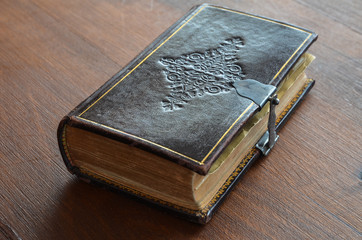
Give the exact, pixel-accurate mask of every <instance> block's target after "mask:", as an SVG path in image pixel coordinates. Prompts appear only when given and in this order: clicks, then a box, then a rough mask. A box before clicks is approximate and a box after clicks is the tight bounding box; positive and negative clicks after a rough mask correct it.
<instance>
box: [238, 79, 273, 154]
mask: <svg viewBox="0 0 362 240" xmlns="http://www.w3.org/2000/svg"><path fill="white" fill-rule="evenodd" d="M233 86H234V87H235V89H236V92H237V93H238V95H240V96H242V97H245V98H248V99H250V100H252V101H253V102H254V103H255V104H256V105H258V106H259V110H261V109H262V108H263V106H264V105H265V104H266V103H267V102H268V101H269V102H270V109H269V119H268V131H266V132H265V134H264V135H263V136H262V137H261V138H260V140H259V141H258V143H257V144H256V147H257V148H258V149H259V150H260V151H261V152H262V153H263V155H268V153H269V152H270V150H271V149H272V148H273V147H274V145H275V143H276V141H277V140H278V138H279V136H278V135H277V133H276V130H275V121H276V115H275V106H276V105H278V104H279V99H278V97H277V95H276V94H275V92H276V90H277V89H276V87H275V86H272V85H268V84H263V83H260V82H258V81H256V80H253V79H245V80H242V81H238V82H235V83H233Z"/></svg>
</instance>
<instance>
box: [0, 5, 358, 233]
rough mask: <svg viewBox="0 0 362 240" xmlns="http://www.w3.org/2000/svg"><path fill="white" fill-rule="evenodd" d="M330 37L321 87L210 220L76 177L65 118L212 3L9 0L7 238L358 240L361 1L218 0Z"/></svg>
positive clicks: (2, 81)
mask: <svg viewBox="0 0 362 240" xmlns="http://www.w3.org/2000/svg"><path fill="white" fill-rule="evenodd" d="M209 2H210V3H213V4H217V5H222V6H226V7H230V8H234V9H239V10H242V11H246V12H251V13H255V14H259V15H264V16H267V17H271V18H275V19H279V20H282V21H287V22H290V23H293V24H296V25H299V26H304V27H306V28H309V29H312V30H314V31H316V32H317V33H318V34H319V39H318V41H317V42H316V43H315V44H314V45H313V46H312V47H311V49H310V51H309V52H311V53H312V54H314V55H315V56H316V57H317V60H316V61H315V62H314V63H313V64H312V65H311V67H310V68H309V69H308V70H307V73H308V75H309V76H310V77H313V78H314V79H316V81H317V83H316V86H315V88H314V89H313V90H312V91H311V93H310V95H309V96H308V97H307V98H306V100H305V102H304V103H303V104H302V106H301V107H300V108H299V110H298V111H297V112H296V114H295V115H293V117H292V118H291V120H290V121H289V122H288V123H287V124H286V126H285V128H284V129H283V130H282V131H281V133H280V140H279V142H278V144H277V145H276V147H275V149H274V150H273V151H272V152H271V153H270V155H269V156H268V157H265V158H263V159H261V160H260V161H258V162H257V164H256V165H255V166H254V167H253V168H251V170H250V171H249V172H248V173H247V174H246V176H245V177H244V179H243V180H242V181H241V182H240V183H239V184H238V185H237V187H236V188H235V189H234V191H233V192H232V193H231V194H230V195H229V197H228V198H227V200H226V201H225V203H224V204H223V205H222V206H221V208H220V209H219V211H218V213H217V214H216V215H215V217H214V218H213V219H212V220H211V222H210V223H209V224H208V225H206V226H199V225H196V224H192V223H189V222H186V221H184V220H181V219H178V218H175V217H174V216H172V215H169V214H167V213H164V212H162V211H159V210H156V209H153V208H151V207H148V206H146V205H144V204H142V203H139V202H137V201H134V200H133V199H130V198H128V197H125V196H123V195H121V194H117V193H113V192H110V191H108V190H105V189H102V188H99V187H95V186H92V185H89V184H86V183H83V182H81V181H79V180H78V179H77V178H75V177H73V176H72V175H70V174H69V173H68V172H67V170H66V168H65V166H64V164H63V162H62V160H61V156H60V153H59V150H58V147H57V141H56V128H57V125H58V122H59V121H60V119H61V118H62V117H63V116H64V115H65V114H66V113H67V112H68V111H70V110H71V109H73V108H74V106H76V105H77V104H78V103H79V102H80V101H82V100H83V99H85V98H86V97H87V96H88V95H89V94H91V93H92V92H93V91H95V90H96V89H97V88H98V87H99V86H101V85H102V84H103V83H104V82H105V81H106V80H107V79H109V78H110V77H111V76H112V75H113V74H115V73H116V72H117V71H118V70H119V69H121V68H122V66H124V65H125V64H127V62H129V61H130V60H131V59H132V58H133V57H134V56H136V55H137V54H138V53H139V52H140V51H141V50H142V49H143V48H145V47H146V46H147V45H148V44H149V43H151V42H152V41H153V39H154V38H156V37H157V36H158V35H159V34H161V33H162V32H163V31H164V30H165V29H166V28H167V27H168V26H170V25H171V24H172V23H173V22H175V21H176V20H177V19H178V18H179V17H181V16H182V15H183V14H184V13H186V12H187V10H188V9H190V8H191V7H192V6H193V5H195V4H199V3H201V1H196V0H192V1H187V2H184V1H176V0H174V1H166V0H158V1H153V0H149V1H146V0H144V1H130V0H129V1H127V0H125V1H121V0H97V1H96V0H91V1H81V0H72V1H71V0H63V1H59V0H58V1H46V0H31V1H25V0H12V1H0V94H1V98H0V113H1V114H0V122H1V125H0V239H1V238H4V239H7V238H8V239H12V238H14V239H16V238H21V239H264V238H265V239H360V238H361V235H362V234H361V232H362V218H361V216H362V202H361V199H362V194H361V193H362V191H361V185H362V184H361V180H362V179H361V171H362V161H361V156H362V151H361V144H360V143H361V141H362V137H361V136H362V120H361V116H362V111H361V109H362V99H361V89H362V86H361V83H362V82H361V77H362V67H361V66H362V45H361V42H362V27H361V22H362V21H361V14H360V13H361V12H362V4H361V3H360V1H358V0H349V1H347V0H346V1H311V0H281V1H240V2H239V1H231V0H230V1H209Z"/></svg>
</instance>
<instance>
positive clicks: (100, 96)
mask: <svg viewBox="0 0 362 240" xmlns="http://www.w3.org/2000/svg"><path fill="white" fill-rule="evenodd" d="M315 38H316V35H315V34H314V33H312V32H310V31H308V30H305V29H301V28H298V27H295V26H292V25H288V24H285V23H280V22H277V21H274V20H270V19H266V18H262V17H258V16H253V15H250V14H246V13H242V12H237V11H233V10H229V9H224V8H221V7H215V6H209V5H202V6H200V7H198V8H196V9H194V10H193V11H191V12H190V13H189V14H188V15H186V16H185V17H184V18H183V19H182V20H180V21H179V22H178V23H176V24H175V25H174V26H173V27H172V28H171V29H169V30H168V31H167V32H166V33H165V34H163V35H162V36H161V37H160V38H159V39H158V40H156V41H155V42H154V43H153V44H152V45H151V46H150V47H148V48H147V49H146V50H145V51H144V52H143V53H141V54H140V55H139V56H138V57H137V58H136V59H135V60H134V61H132V62H131V63H130V64H129V65H128V66H127V67H126V68H125V69H123V70H122V71H121V72H120V73H119V74H117V75H116V76H115V77H114V78H113V79H112V80H111V81H110V82H108V83H107V84H106V85H105V86H103V87H102V88H101V89H100V90H99V91H97V92H96V93H94V94H93V95H92V96H91V97H90V98H89V99H87V100H86V101H85V102H83V103H82V104H81V105H80V106H78V108H76V110H75V111H73V112H72V114H71V115H72V117H73V118H76V119H77V120H78V121H80V122H83V123H84V126H83V127H84V128H87V126H88V127H89V128H92V129H93V130H95V131H98V132H99V133H102V134H108V135H109V136H111V137H112V136H113V137H114V138H116V139H118V140H120V141H124V142H126V143H129V144H132V145H133V146H136V147H140V148H143V149H146V150H149V151H152V152H153V153H156V154H159V155H162V156H164V157H166V158H167V159H169V160H171V161H174V162H177V163H178V164H181V165H183V166H186V167H188V168H190V169H192V170H193V171H196V172H198V173H200V174H206V173H207V171H208V170H209V168H210V166H211V164H212V163H213V161H214V160H215V159H216V158H217V157H218V156H219V154H220V152H221V151H222V150H223V148H224V147H225V146H226V145H227V144H228V142H229V141H230V140H231V138H232V137H233V136H234V135H235V134H236V133H237V132H238V131H239V130H240V129H241V128H242V126H243V123H245V121H246V120H247V119H248V118H249V117H250V116H251V115H252V114H253V113H254V112H255V111H256V110H257V106H256V105H255V104H254V103H253V102H252V101H251V100H249V99H246V98H242V97H240V96H239V95H238V94H237V93H236V91H235V89H234V88H233V87H232V83H234V82H237V81H243V79H255V80H257V81H260V82H262V83H265V84H273V85H277V84H278V83H279V82H280V80H281V79H282V78H283V77H284V76H285V74H286V73H287V72H288V71H289V69H290V68H291V67H292V65H293V64H294V63H295V61H296V60H297V59H298V58H299V57H300V55H301V54H302V53H303V52H304V51H305V50H306V49H307V48H308V46H309V45H310V44H311V43H312V41H313V40H314V39H315Z"/></svg>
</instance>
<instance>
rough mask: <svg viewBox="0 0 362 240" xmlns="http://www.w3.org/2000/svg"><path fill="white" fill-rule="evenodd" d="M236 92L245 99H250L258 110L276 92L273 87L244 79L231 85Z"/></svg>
mask: <svg viewBox="0 0 362 240" xmlns="http://www.w3.org/2000/svg"><path fill="white" fill-rule="evenodd" d="M233 86H234V87H235V89H236V92H237V93H238V94H239V95H240V96H242V97H245V98H248V99H250V100H251V101H253V102H254V103H255V104H256V105H258V106H259V108H260V109H262V108H263V106H264V105H265V104H266V103H267V102H268V101H269V98H270V97H271V96H273V94H274V93H275V92H276V91H277V88H276V87H275V86H273V85H268V84H264V83H261V82H258V81H256V80H254V79H245V80H242V81H237V82H235V83H233Z"/></svg>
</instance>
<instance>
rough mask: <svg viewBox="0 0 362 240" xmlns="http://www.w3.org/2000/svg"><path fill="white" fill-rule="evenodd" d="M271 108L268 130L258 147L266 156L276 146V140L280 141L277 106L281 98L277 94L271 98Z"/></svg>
mask: <svg viewBox="0 0 362 240" xmlns="http://www.w3.org/2000/svg"><path fill="white" fill-rule="evenodd" d="M269 102H270V109H269V119H268V131H266V132H265V134H264V135H263V136H262V137H261V138H260V140H259V141H258V143H257V144H256V147H257V148H258V149H259V150H260V151H261V152H262V153H263V155H264V156H266V155H268V153H269V152H270V150H271V149H272V148H273V147H274V145H275V143H276V141H278V139H279V136H278V135H277V132H276V129H275V121H276V114H275V106H276V105H278V104H279V99H278V97H277V95H276V94H275V95H273V96H272V97H270V98H269Z"/></svg>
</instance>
